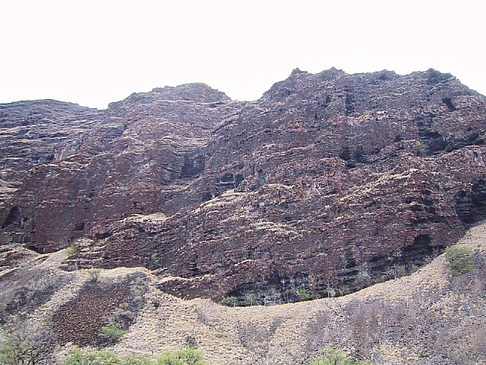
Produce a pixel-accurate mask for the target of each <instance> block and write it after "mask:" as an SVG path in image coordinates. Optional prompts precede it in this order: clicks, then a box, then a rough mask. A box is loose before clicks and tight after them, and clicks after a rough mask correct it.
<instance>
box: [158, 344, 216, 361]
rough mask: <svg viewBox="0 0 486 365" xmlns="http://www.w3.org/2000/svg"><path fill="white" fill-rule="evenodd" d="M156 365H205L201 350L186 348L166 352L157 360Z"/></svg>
mask: <svg viewBox="0 0 486 365" xmlns="http://www.w3.org/2000/svg"><path fill="white" fill-rule="evenodd" d="M157 365H207V363H206V362H205V361H204V354H203V352H202V351H201V350H198V349H195V348H192V347H187V348H184V349H180V350H172V351H166V352H164V353H163V354H162V355H160V356H159V357H158V359H157Z"/></svg>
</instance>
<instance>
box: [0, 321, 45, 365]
mask: <svg viewBox="0 0 486 365" xmlns="http://www.w3.org/2000/svg"><path fill="white" fill-rule="evenodd" d="M49 357H50V349H49V346H48V345H47V335H46V334H45V333H42V334H40V333H38V332H36V331H32V329H31V330H30V331H27V330H16V331H12V332H11V334H10V335H9V336H8V337H5V338H1V339H0V364H2V365H20V364H22V365H24V364H25V365H36V364H41V363H45V361H47V359H48V358H49Z"/></svg>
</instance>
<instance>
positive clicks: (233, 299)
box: [221, 296, 238, 307]
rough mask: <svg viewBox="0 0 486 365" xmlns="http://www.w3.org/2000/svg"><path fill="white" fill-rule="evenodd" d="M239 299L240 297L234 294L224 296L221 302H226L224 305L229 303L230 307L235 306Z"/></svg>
mask: <svg viewBox="0 0 486 365" xmlns="http://www.w3.org/2000/svg"><path fill="white" fill-rule="evenodd" d="M237 300H238V298H236V297H233V296H231V297H225V298H223V300H222V301H221V303H222V304H224V305H227V306H228V307H234V306H235V305H236V301H237Z"/></svg>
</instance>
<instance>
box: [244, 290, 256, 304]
mask: <svg viewBox="0 0 486 365" xmlns="http://www.w3.org/2000/svg"><path fill="white" fill-rule="evenodd" d="M256 299H257V296H256V294H255V293H249V294H246V295H245V304H246V305H249V306H251V305H255V302H256Z"/></svg>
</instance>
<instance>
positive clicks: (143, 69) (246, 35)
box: [0, 0, 486, 108]
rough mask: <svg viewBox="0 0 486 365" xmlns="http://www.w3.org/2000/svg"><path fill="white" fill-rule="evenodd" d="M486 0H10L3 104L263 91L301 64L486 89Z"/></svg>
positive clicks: (0, 45) (2, 21) (2, 14)
mask: <svg viewBox="0 0 486 365" xmlns="http://www.w3.org/2000/svg"><path fill="white" fill-rule="evenodd" d="M485 46H486V1H485V0H477V1H474V0H469V1H468V0H462V1H457V0H456V1H449V0H441V1H435V0H421V1H415V0H408V1H398V0H387V1H378V0H376V1H374V0H356V1H353V0H333V1H305V0H300V1H292V2H291V1H288V2H286V1H283V0H280V1H265V0H260V1H252V0H245V1H235V0H225V1H210V0H200V1H183V0H179V1H177V0H171V1H149V0H131V1H123V0H116V1H112V0H106V1H104V0H95V1H92V0H79V1H73V0H60V1H54V0H42V1H41V0H32V1H27V0H0V102H11V101H16V100H26V99H40V98H51V99H58V100H64V101H71V102H76V103H79V104H81V105H87V106H92V107H98V108H104V107H106V105H107V104H108V103H109V102H112V101H117V100H120V99H123V98H125V97H126V96H128V95H129V94H131V93H132V92H139V91H148V90H151V89H152V88H154V87H162V86H165V85H172V86H175V85H178V84H182V83H187V82H205V83H207V84H208V85H210V86H212V87H214V88H216V89H219V90H221V91H224V92H225V93H226V94H228V96H230V97H232V98H234V99H239V100H254V99H257V98H259V97H260V96H261V94H262V93H263V92H264V91H266V90H267V89H269V88H270V86H271V85H272V84H273V83H274V82H277V81H280V80H282V79H285V78H286V77H287V76H288V75H289V74H290V72H291V71H292V69H293V68H296V67H299V68H300V69H301V70H305V71H309V72H320V71H322V70H325V69H328V68H330V67H333V66H334V67H336V68H339V69H343V70H344V71H346V72H350V73H354V72H369V71H378V70H382V69H389V70H394V71H396V72H398V73H401V74H404V73H410V72H412V71H417V70H426V69H428V68H430V67H432V68H435V69H437V70H439V71H441V72H450V73H452V74H453V75H455V76H456V77H458V78H459V79H460V80H461V81H462V82H463V83H464V84H466V85H468V86H469V87H471V88H472V89H475V90H477V91H479V92H481V93H482V94H486V72H485V68H486V62H485V61H486V49H485Z"/></svg>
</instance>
